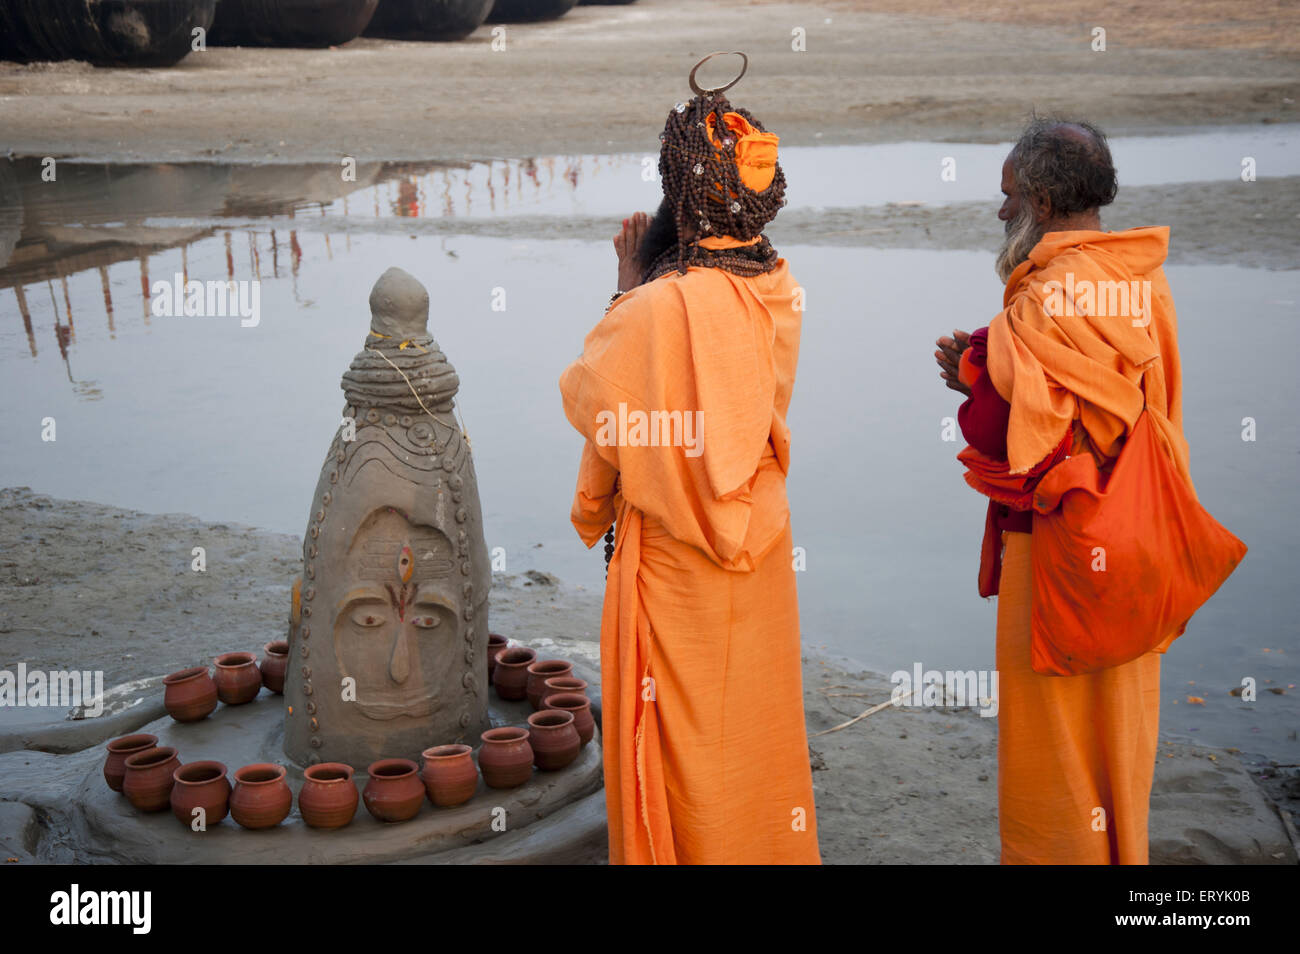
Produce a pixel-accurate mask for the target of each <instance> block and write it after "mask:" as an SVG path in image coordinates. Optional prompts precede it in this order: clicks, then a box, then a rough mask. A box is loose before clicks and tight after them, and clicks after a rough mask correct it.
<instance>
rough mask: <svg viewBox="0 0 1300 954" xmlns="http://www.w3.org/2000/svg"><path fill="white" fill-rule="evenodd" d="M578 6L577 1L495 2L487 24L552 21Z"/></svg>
mask: <svg viewBox="0 0 1300 954" xmlns="http://www.w3.org/2000/svg"><path fill="white" fill-rule="evenodd" d="M577 5H578V0H497V2H496V3H495V4H493V6H492V12H491V13H490V14H488V22H489V23H530V22H534V21H537V20H554V19H556V18H557V17H562V16H564V15H565V14H566V13H568V12H569V11H570V10H572V9H573V8H574V7H576V6H577Z"/></svg>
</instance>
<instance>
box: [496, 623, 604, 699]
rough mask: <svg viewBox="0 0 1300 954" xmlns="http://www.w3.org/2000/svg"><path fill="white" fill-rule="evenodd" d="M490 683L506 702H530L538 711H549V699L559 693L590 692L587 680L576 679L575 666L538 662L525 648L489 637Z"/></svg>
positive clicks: (555, 661) (535, 652)
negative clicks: (547, 702)
mask: <svg viewBox="0 0 1300 954" xmlns="http://www.w3.org/2000/svg"><path fill="white" fill-rule="evenodd" d="M488 679H489V681H490V682H491V683H492V686H493V688H494V689H496V691H497V695H498V696H500V697H501V698H502V699H508V700H511V701H519V700H521V699H527V700H528V703H529V705H531V706H532V707H533V708H534V709H545V708H549V706H548V705H547V704H546V700H547V697H548V696H550V695H552V694H554V693H557V692H566V693H572V692H576V693H581V694H585V693H586V691H587V683H586V680H583V679H578V678H577V677H576V676H574V675H573V664H572V663H570V662H566V661H565V660H563V659H543V660H539V659H538V658H537V651H536V650H533V649H528V648H527V647H525V646H514V647H507V645H506V638H505V637H504V636H498V635H497V634H495V633H492V634H490V635H489V636H488Z"/></svg>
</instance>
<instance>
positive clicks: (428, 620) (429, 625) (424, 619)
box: [411, 616, 440, 629]
mask: <svg viewBox="0 0 1300 954" xmlns="http://www.w3.org/2000/svg"><path fill="white" fill-rule="evenodd" d="M411 622H412V623H414V624H415V625H416V626H417V627H418V628H420V629H433V628H434V627H435V626H437V625H438V624H439V622H440V621H439V619H438V617H436V616H412V617H411Z"/></svg>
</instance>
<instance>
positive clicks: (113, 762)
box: [104, 733, 158, 792]
mask: <svg viewBox="0 0 1300 954" xmlns="http://www.w3.org/2000/svg"><path fill="white" fill-rule="evenodd" d="M157 744H158V736H156V735H148V734H147V733H141V734H140V735H124V736H122V737H121V738H120V739H114V740H113V741H112V742H110V743H108V745H107V749H108V758H106V759H104V781H105V782H107V783H108V787H109V788H111V789H112V790H113V791H115V792H120V791H122V779H123V778H124V777H125V776H126V757H127V756H128V755H135V753H137V752H143V751H144V750H145V749H152V748H153V747H154V746H155V745H157Z"/></svg>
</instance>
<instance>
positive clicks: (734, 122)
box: [705, 112, 781, 195]
mask: <svg viewBox="0 0 1300 954" xmlns="http://www.w3.org/2000/svg"><path fill="white" fill-rule="evenodd" d="M722 118H723V121H724V122H726V124H727V132H728V135H727V136H725V137H723V140H722V141H721V142H720V141H719V140H718V138H717V136H716V135H715V132H716V127H717V117H716V116H715V115H714V114H713V113H709V116H708V118H707V119H706V120H705V123H706V125H707V132H708V136H709V143H710V144H711V145H712V146H713V148H714V149H715V150H716V151H717V153H718V159H719V160H723V161H725V158H726V157H725V152H724V148H725V147H726V146H728V145H734V150H733V154H734V156H735V163H736V168H737V169H738V170H739V171H740V181H741V182H742V183H744V185H745V187H746V188H748V189H752V190H753V191H755V192H762V191H763V190H764V189H766V188H767V187H768V186H770V185H771V184H772V179H773V178H774V177H775V176H776V147H777V144H778V143H780V141H781V139H780V137H779V136H777V135H776V133H770V132H763V131H762V130H760V129H757V128H756V127H755V126H754V124H753V123H751V122H750V121H749V120H748V119H746V118H745V117H744V116H742V115H740V113H734V112H729V113H725V114H723V117H722ZM715 184H716V185H717V186H718V188H719V190H721V188H722V186H721V183H715ZM732 194H733V195H734V194H735V193H732Z"/></svg>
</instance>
